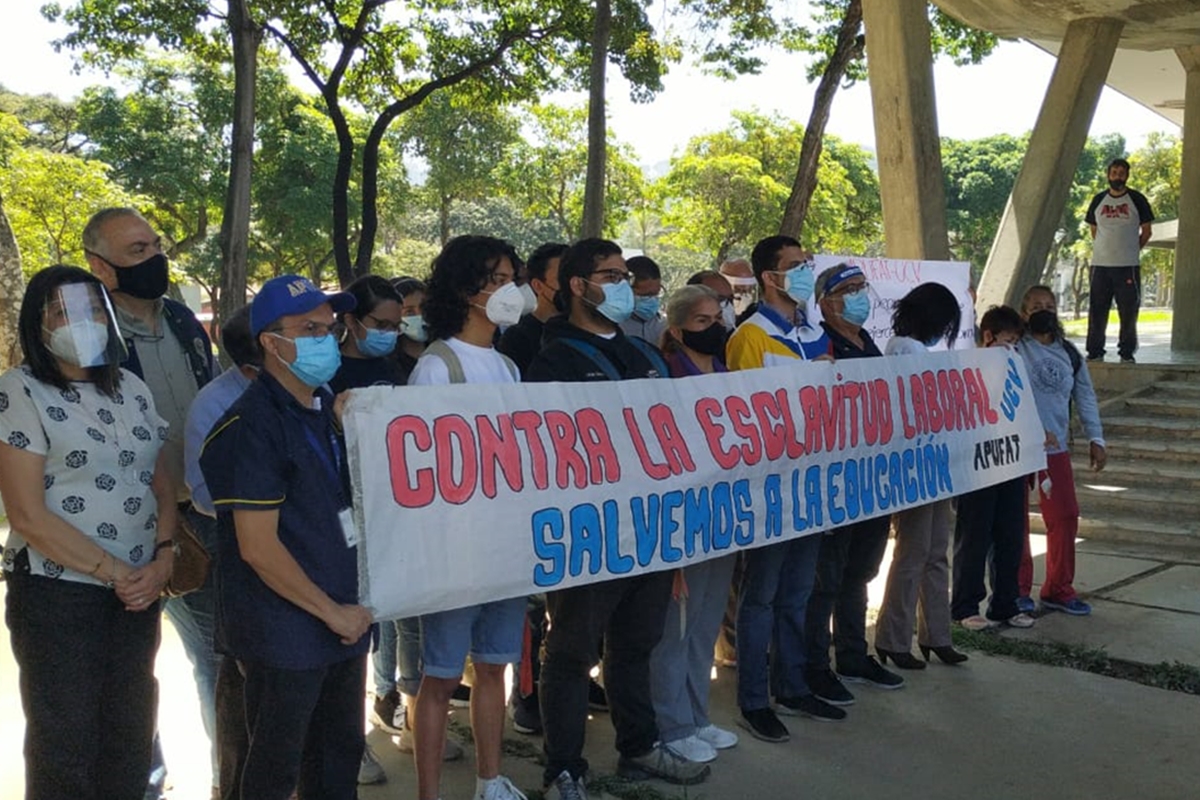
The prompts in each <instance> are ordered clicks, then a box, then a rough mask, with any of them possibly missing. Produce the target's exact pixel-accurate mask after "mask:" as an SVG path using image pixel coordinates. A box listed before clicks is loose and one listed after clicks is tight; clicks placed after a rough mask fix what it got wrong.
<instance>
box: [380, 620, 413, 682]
mask: <svg viewBox="0 0 1200 800" xmlns="http://www.w3.org/2000/svg"><path fill="white" fill-rule="evenodd" d="M397 667H399V670H400V678H399V680H397V679H396V669H397ZM371 671H372V673H373V677H374V682H375V694H376V695H378V696H379V697H383V696H384V695H385V694H387V693H388V692H390V691H392V689H399V690H400V694H404V695H408V696H409V697H416V696H417V690H418V689H420V688H421V618H420V617H406V618H404V619H398V620H395V621H391V622H389V621H387V620H385V621H383V622H381V623H379V645H378V647H377V648H376V650H375V652H374V653H372V654H371Z"/></svg>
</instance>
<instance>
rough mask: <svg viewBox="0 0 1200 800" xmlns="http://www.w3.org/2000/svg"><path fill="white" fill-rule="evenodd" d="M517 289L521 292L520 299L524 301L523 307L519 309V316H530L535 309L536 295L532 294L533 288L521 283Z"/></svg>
mask: <svg viewBox="0 0 1200 800" xmlns="http://www.w3.org/2000/svg"><path fill="white" fill-rule="evenodd" d="M517 288H518V290H520V292H521V297H522V299H524V300H525V305H524V306H522V307H521V316H522V317H523V316H525V315H526V314H532V313H533V310H534V309H535V308H537V294H535V293H534V291H533V287H532V286H530V285H529V284H528V283H522V284H521V285H520V286H519V287H517Z"/></svg>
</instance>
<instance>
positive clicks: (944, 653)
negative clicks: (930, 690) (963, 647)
mask: <svg viewBox="0 0 1200 800" xmlns="http://www.w3.org/2000/svg"><path fill="white" fill-rule="evenodd" d="M918 647H920V648H921V655H923V656H925V660H926V661H928V660H929V654H930V653H932V654H933V655H935V656H937V657H938V660H939V661H941V662H942V663H943V664H948V665H950V666H952V667H953V666H956V665H958V664H961V663H962V662H964V661H966V660H967V654H966V653H960V652H958V651H957V650H955V649H954V645H950V644H944V645H942V646H941V647H928V646H926V645H923V644H922V645H918Z"/></svg>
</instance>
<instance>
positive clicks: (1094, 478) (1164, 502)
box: [1051, 473, 1200, 519]
mask: <svg viewBox="0 0 1200 800" xmlns="http://www.w3.org/2000/svg"><path fill="white" fill-rule="evenodd" d="M1051 492H1053V489H1051ZM1075 496H1076V498H1077V499H1078V500H1079V509H1080V513H1081V514H1089V515H1092V516H1102V515H1101V513H1100V512H1101V510H1102V509H1103V510H1104V511H1105V512H1107V513H1109V514H1113V513H1116V514H1122V513H1123V514H1134V515H1138V516H1141V515H1144V516H1145V517H1147V518H1149V519H1161V518H1164V517H1166V518H1186V519H1200V493H1198V492H1193V491H1191V490H1189V489H1181V490H1178V491H1175V490H1172V489H1170V488H1162V487H1161V486H1160V487H1157V488H1146V487H1142V486H1127V487H1126V486H1121V485H1120V484H1119V483H1118V482H1110V481H1109V480H1108V479H1107V478H1105V477H1104V473H1100V474H1099V475H1095V474H1094V473H1091V474H1089V475H1087V476H1086V477H1085V476H1082V475H1081V476H1078V477H1077V478H1076V481H1075Z"/></svg>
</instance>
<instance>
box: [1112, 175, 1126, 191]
mask: <svg viewBox="0 0 1200 800" xmlns="http://www.w3.org/2000/svg"><path fill="white" fill-rule="evenodd" d="M1108 188H1110V189H1112V190H1113V191H1114V192H1119V191H1121V190H1122V189H1124V188H1125V181H1119V180H1116V179H1115V178H1114V179H1111V180H1109V182H1108Z"/></svg>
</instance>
